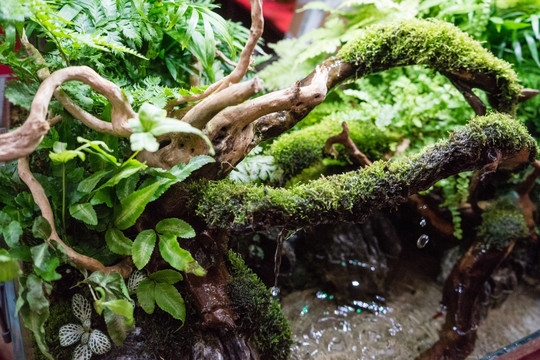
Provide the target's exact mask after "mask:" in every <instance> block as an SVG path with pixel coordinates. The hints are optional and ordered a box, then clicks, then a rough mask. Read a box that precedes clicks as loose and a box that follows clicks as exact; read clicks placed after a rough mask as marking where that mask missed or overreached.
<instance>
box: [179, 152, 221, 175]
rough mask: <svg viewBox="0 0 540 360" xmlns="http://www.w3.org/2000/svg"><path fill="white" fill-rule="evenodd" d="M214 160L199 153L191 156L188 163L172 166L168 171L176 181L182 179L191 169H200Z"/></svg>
mask: <svg viewBox="0 0 540 360" xmlns="http://www.w3.org/2000/svg"><path fill="white" fill-rule="evenodd" d="M215 161H216V160H214V158H212V157H210V156H207V155H199V156H195V157H194V158H192V159H191V160H190V161H189V163H188V164H187V165H186V164H179V165H176V166H174V167H173V168H172V169H171V170H169V172H170V173H171V174H173V175H174V176H175V177H176V178H177V179H178V181H184V180H185V179H186V178H187V177H188V176H189V175H190V174H191V173H192V172H193V171H195V170H198V169H200V168H201V167H203V166H204V165H206V164H209V163H213V162H215Z"/></svg>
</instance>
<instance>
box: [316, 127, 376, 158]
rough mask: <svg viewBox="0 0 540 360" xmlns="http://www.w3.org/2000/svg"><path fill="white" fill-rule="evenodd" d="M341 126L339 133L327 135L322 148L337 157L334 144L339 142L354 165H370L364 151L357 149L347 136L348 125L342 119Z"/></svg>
mask: <svg viewBox="0 0 540 360" xmlns="http://www.w3.org/2000/svg"><path fill="white" fill-rule="evenodd" d="M341 126H342V127H343V131H342V132H341V134H339V135H335V136H331V137H329V138H328V140H326V143H325V144H324V150H325V151H326V152H327V153H329V154H332V155H333V156H334V157H337V156H338V151H337V150H336V149H335V147H334V144H341V145H343V146H345V152H346V153H347V155H348V156H349V159H350V160H351V161H352V163H353V164H354V165H356V166H359V167H362V166H369V165H371V164H372V162H371V161H370V160H369V159H368V158H367V156H366V155H365V154H364V153H362V152H361V151H360V150H358V148H357V147H356V145H355V143H354V142H353V141H352V139H351V137H350V136H349V127H348V126H347V123H346V122H345V121H344V122H343V123H342V124H341Z"/></svg>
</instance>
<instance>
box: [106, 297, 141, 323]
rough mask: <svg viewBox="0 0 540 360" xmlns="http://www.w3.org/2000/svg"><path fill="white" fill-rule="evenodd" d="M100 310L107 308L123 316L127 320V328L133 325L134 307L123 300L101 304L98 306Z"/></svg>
mask: <svg viewBox="0 0 540 360" xmlns="http://www.w3.org/2000/svg"><path fill="white" fill-rule="evenodd" d="M98 307H100V308H102V309H103V308H107V309H109V310H111V311H112V312H113V313H114V314H116V315H120V316H123V317H124V318H125V324H126V325H127V326H129V325H131V324H133V305H132V304H131V303H130V302H129V301H127V300H123V299H116V300H110V301H105V302H101V303H99V304H98Z"/></svg>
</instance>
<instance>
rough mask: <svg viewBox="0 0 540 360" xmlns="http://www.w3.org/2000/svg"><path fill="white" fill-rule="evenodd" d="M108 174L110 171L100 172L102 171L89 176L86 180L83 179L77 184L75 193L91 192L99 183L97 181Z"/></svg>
mask: <svg viewBox="0 0 540 360" xmlns="http://www.w3.org/2000/svg"><path fill="white" fill-rule="evenodd" d="M110 173H111V171H110V170H109V171H106V170H102V171H98V172H96V173H94V174H92V175H90V176H89V177H87V178H86V179H84V180H83V181H81V182H80V183H79V186H77V191H80V192H82V193H85V194H87V193H89V192H91V191H92V190H94V188H95V187H96V185H97V184H98V183H99V181H100V180H101V179H103V178H104V177H105V176H107V175H108V174H110Z"/></svg>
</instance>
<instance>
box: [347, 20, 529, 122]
mask: <svg viewBox="0 0 540 360" xmlns="http://www.w3.org/2000/svg"><path fill="white" fill-rule="evenodd" d="M338 57H340V58H342V59H343V60H345V61H347V62H355V63H356V64H357V65H358V74H359V75H360V76H363V75H366V74H369V73H373V72H377V71H382V70H386V69H389V68H391V67H394V66H406V65H413V64H419V65H427V66H429V67H430V68H432V69H434V70H437V71H440V72H453V71H460V70H465V71H468V72H472V73H480V74H485V75H492V76H494V77H495V78H496V80H497V86H498V87H499V89H500V91H501V93H500V94H492V95H494V96H495V98H496V100H497V103H498V106H497V110H498V111H502V112H507V113H510V114H514V113H515V111H516V107H517V102H518V98H519V96H520V91H521V86H520V85H519V83H518V78H517V75H516V73H515V72H514V71H513V70H512V67H511V65H510V64H509V63H507V62H506V61H504V60H501V59H498V58H497V57H495V56H494V55H493V54H491V53H490V52H489V51H487V50H486V49H484V48H483V47H482V46H481V45H480V43H479V42H477V41H475V40H474V39H473V38H472V37H471V36H469V35H468V34H466V33H464V32H462V31H461V30H459V29H458V28H457V27H455V26H454V25H452V24H450V23H447V22H444V21H440V20H418V19H413V20H405V21H401V22H397V23H392V24H383V25H374V26H371V27H369V28H367V29H366V30H365V31H363V32H362V33H361V34H360V36H359V37H358V38H357V39H355V40H352V41H350V42H348V43H347V44H346V45H345V46H343V48H342V49H341V50H340V51H339V53H338Z"/></svg>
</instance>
